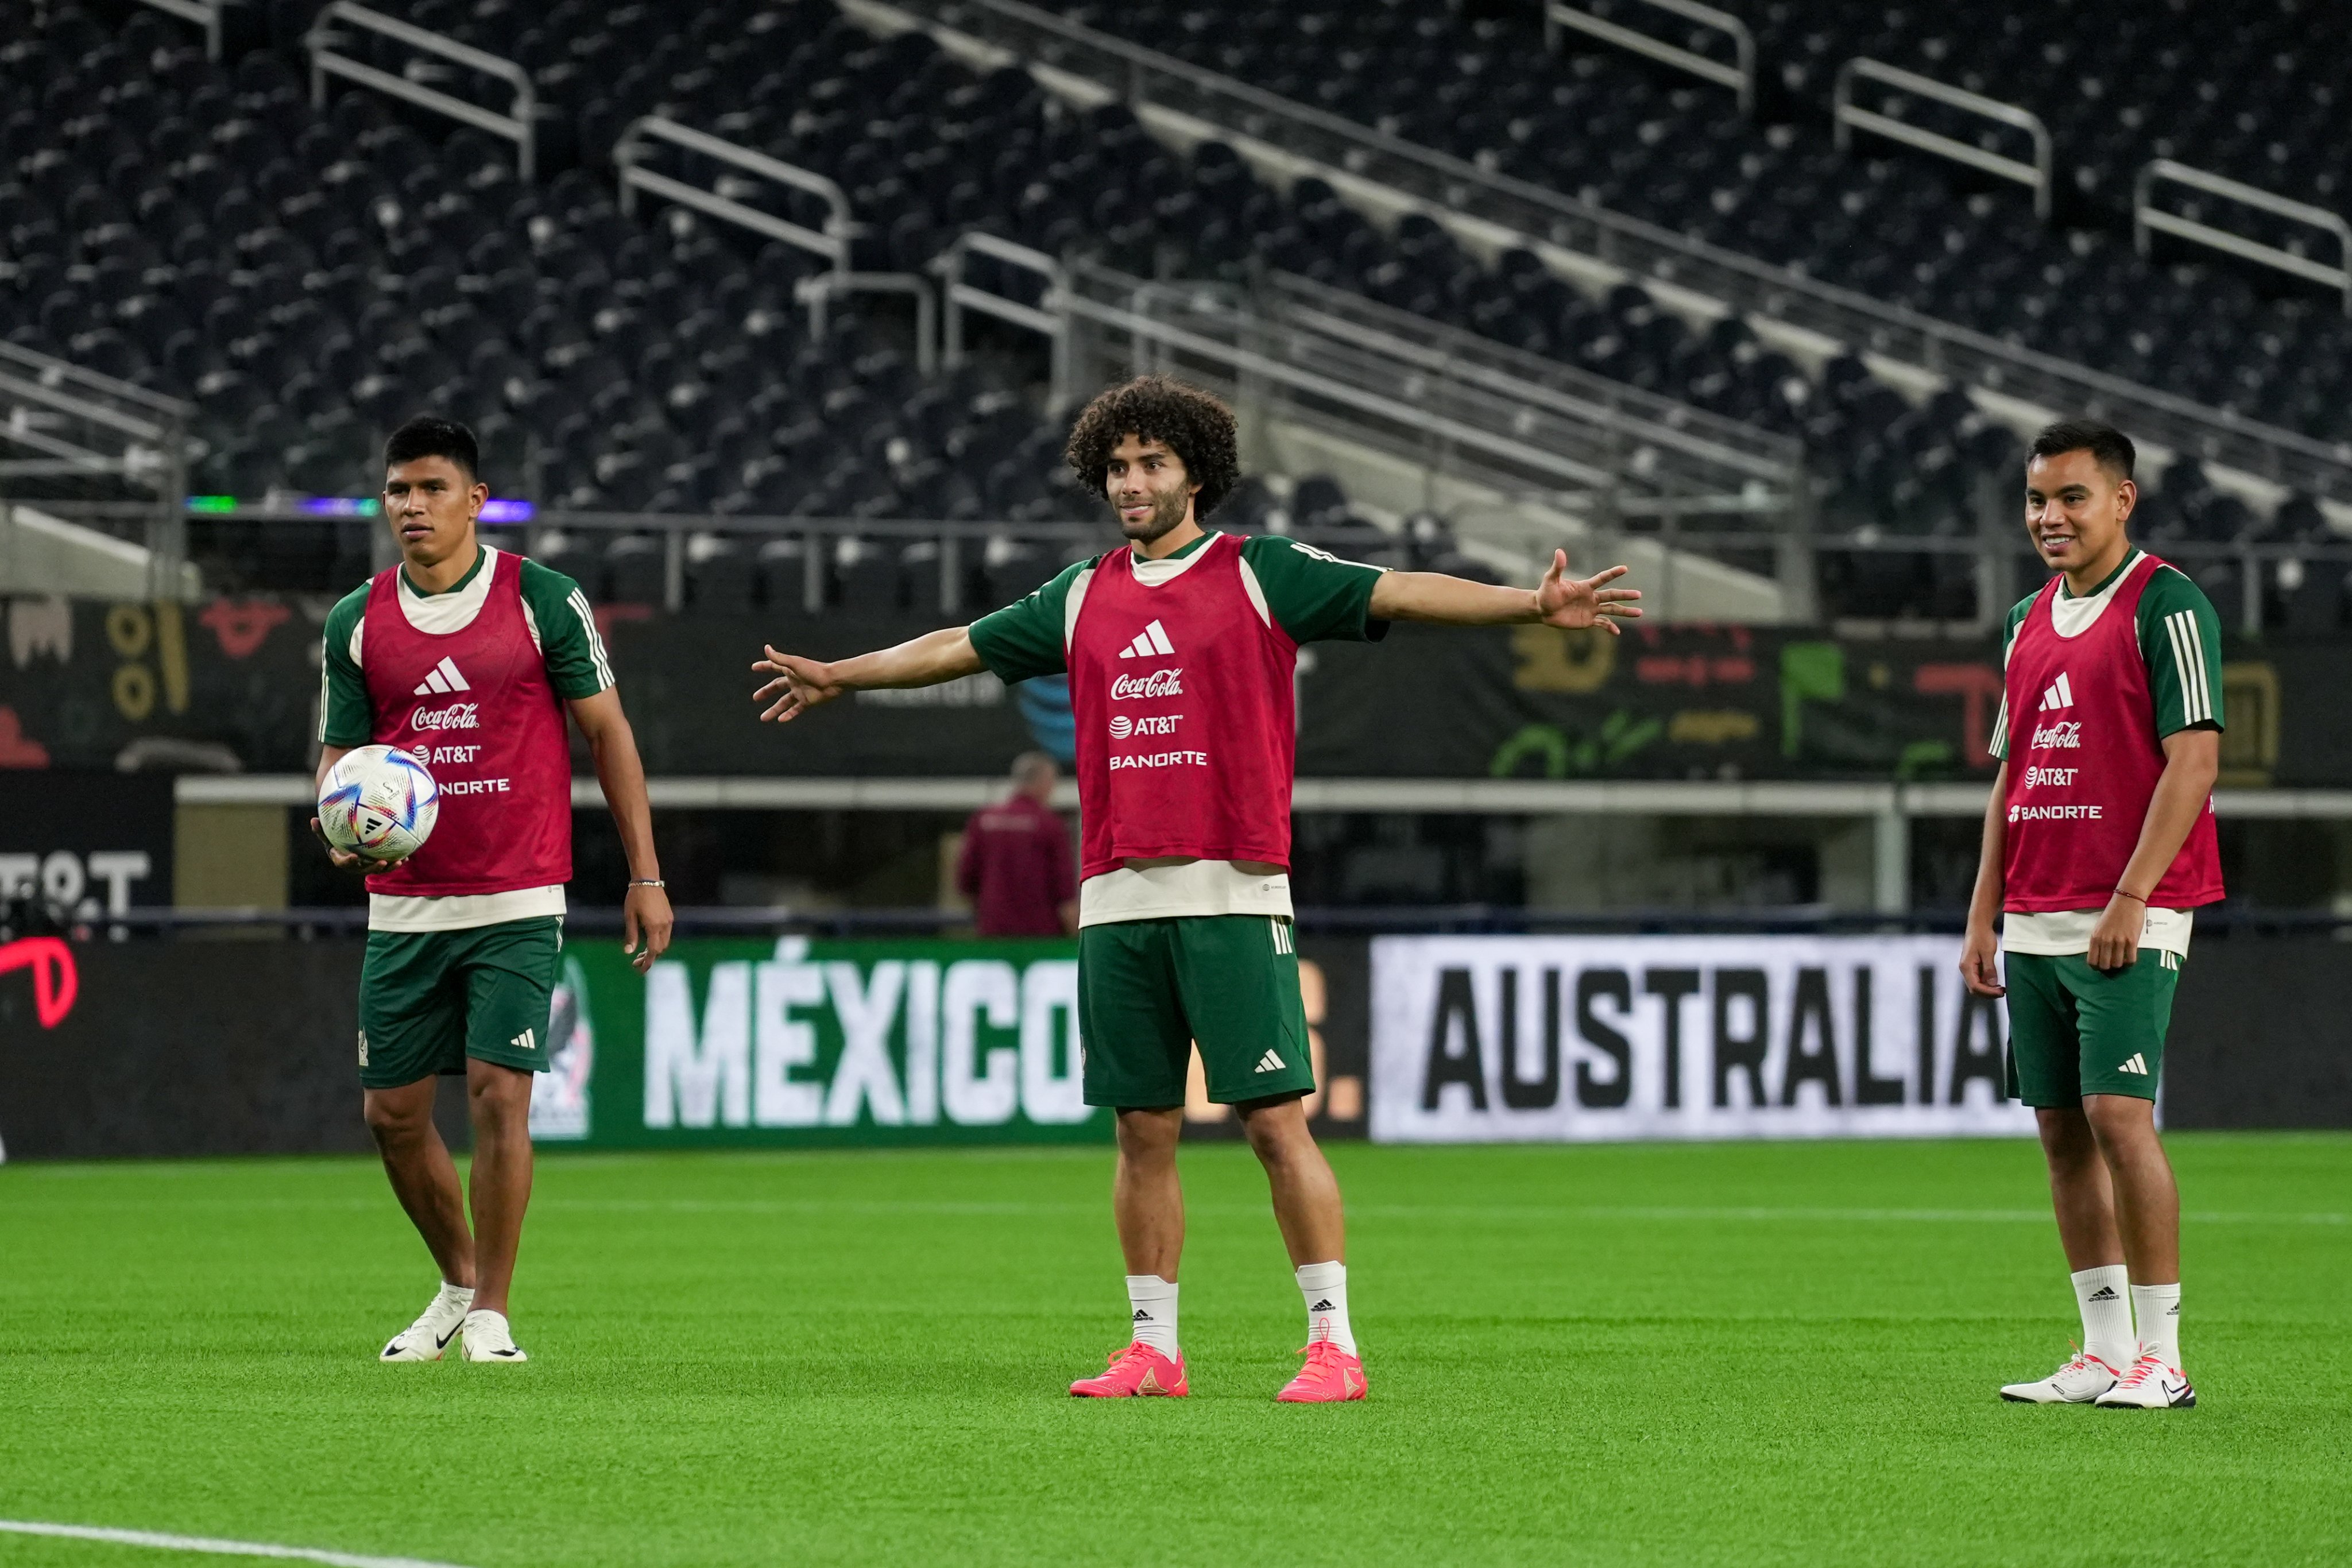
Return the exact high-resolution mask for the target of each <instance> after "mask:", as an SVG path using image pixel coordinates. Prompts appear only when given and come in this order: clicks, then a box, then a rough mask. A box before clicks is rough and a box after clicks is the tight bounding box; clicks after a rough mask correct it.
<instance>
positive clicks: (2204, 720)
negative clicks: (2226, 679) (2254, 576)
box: [2139, 566, 2222, 740]
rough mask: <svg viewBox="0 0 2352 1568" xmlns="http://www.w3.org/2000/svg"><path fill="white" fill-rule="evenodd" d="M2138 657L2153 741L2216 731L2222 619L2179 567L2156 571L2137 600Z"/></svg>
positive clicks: (2217, 726) (2219, 714) (2219, 699)
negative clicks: (2152, 711) (2151, 711)
mask: <svg viewBox="0 0 2352 1568" xmlns="http://www.w3.org/2000/svg"><path fill="white" fill-rule="evenodd" d="M2139 652H2140V657H2141V658H2143V659H2146V660H2147V686H2148V691H2149V693H2150V694H2151V695H2154V696H2155V698H2156V737H2157V738H2158V740H2161V739H2163V738H2164V737H2166V736H2168V735H2172V734H2174V733H2176V732H2178V731H2180V730H2184V729H2205V728H2210V729H2220V728H2221V727H2222V718H2221V616H2220V615H2219V614H2218V613H2216V612H2215V611H2214V609H2213V601H2211V600H2210V599H2208V598H2206V597H2205V591H2204V590H2203V589H2201V588H2200V587H2198V586H2197V585H2196V584H2195V583H2194V582H2192V581H2190V580H2189V575H2188V574H2187V573H2186V572H2183V571H2182V570H2179V568H2178V567H2170V566H2159V567H2158V568H2157V569H2156V575H2155V576H2154V577H2152V578H2150V579H2149V580H2148V584H2147V591H2146V592H2144V593H2142V594H2141V595H2140V596H2139Z"/></svg>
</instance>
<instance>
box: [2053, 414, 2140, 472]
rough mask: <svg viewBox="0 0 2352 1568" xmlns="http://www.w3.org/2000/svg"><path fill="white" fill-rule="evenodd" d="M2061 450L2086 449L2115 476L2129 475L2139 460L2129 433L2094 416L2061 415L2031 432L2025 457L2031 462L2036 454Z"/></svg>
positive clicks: (2085, 450)
mask: <svg viewBox="0 0 2352 1568" xmlns="http://www.w3.org/2000/svg"><path fill="white" fill-rule="evenodd" d="M2064 452H2087V453H2089V454H2090V455H2091V457H2092V460H2093V461H2095V462H2096V463H2097V464H2098V465H2099V466H2100V467H2102V468H2104V469H2105V470H2106V471H2107V473H2108V475H2109V476H2112V477H2114V478H2116V479H2128V478H2130V477H2131V476H2132V465H2133V464H2135V463H2137V461H2138V460H2139V454H2138V453H2137V451H2136V450H2134V449H2133V446H2132V444H2131V437H2130V436H2128V435H2126V434H2124V433H2123V432H2122V431H2120V430H2117V429H2116V427H2115V426H2114V425H2112V424H2102V423H2099V422H2098V421H2097V420H2095V419H2062V420H2059V421H2057V422H2056V423H2052V424H2045V425H2043V426H2042V428H2041V429H2040V430H2038V431H2036V432H2035V433H2034V435H2033V444H2032V447H2030V448H2028V449H2027V452H2026V455H2025V461H2026V462H2027V463H2029V464H2031V463H2032V461H2033V460H2034V459H2035V458H2037V457H2055V456H2057V455H2059V454H2061V453H2064Z"/></svg>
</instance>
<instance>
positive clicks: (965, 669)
mask: <svg viewBox="0 0 2352 1568" xmlns="http://www.w3.org/2000/svg"><path fill="white" fill-rule="evenodd" d="M765 651H766V653H767V655H768V656H767V657H766V658H764V659H761V660H758V661H757V662H755V663H754V664H752V665H751V670H752V673H753V674H761V675H773V676H775V677H776V678H775V679H774V680H772V681H770V682H769V683H768V684H767V685H764V686H761V688H760V689H759V690H758V691H756V692H753V693H752V694H751V700H752V701H753V702H757V703H768V704H770V705H771V706H769V708H768V709H767V711H766V712H764V713H762V714H761V716H760V717H761V719H762V720H766V719H774V720H775V721H776V722H777V723H778V724H787V723H790V722H791V721H792V720H793V719H795V718H797V717H799V716H800V714H801V711H802V710H803V708H813V707H814V706H817V705H818V704H819V703H829V702H831V701H832V700H833V699H834V698H835V697H837V696H839V695H842V693H844V692H858V691H873V690H877V689H878V688H881V687H887V686H936V685H940V683H941V682H943V681H952V680H954V679H956V678H957V677H958V676H960V675H976V674H980V672H981V671H982V670H983V669H985V668H987V666H986V665H985V664H982V662H981V658H980V653H979V651H978V650H976V649H974V648H973V647H972V645H971V629H970V628H969V627H963V626H951V627H949V628H947V629H946V630H945V631H940V632H927V633H925V634H924V635H923V636H920V637H918V638H916V639H915V640H914V641H913V642H911V643H899V644H898V646H897V647H895V648H885V649H883V650H882V651H881V652H880V653H860V654H858V655H857V657H856V658H854V659H844V660H842V661H841V662H840V663H838V664H820V663H819V662H818V661H816V660H814V659H803V658H801V657H800V656H799V655H797V654H794V653H777V652H776V651H775V649H773V648H766V650H765Z"/></svg>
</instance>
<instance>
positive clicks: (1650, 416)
mask: <svg viewBox="0 0 2352 1568" xmlns="http://www.w3.org/2000/svg"><path fill="white" fill-rule="evenodd" d="M1263 303H1264V304H1265V306H1266V307H1267V308H1270V309H1272V310H1273V311H1274V312H1275V313H1276V314H1278V315H1279V316H1280V317H1281V318H1282V319H1285V320H1287V321H1292V322H1296V323H1298V324H1300V325H1303V326H1307V327H1309V328H1312V329H1318V330H1324V331H1328V332H1329V333H1330V334H1332V335H1334V336H1339V337H1358V338H1368V339H1377V340H1379V341H1380V343H1381V347H1382V349H1383V350H1385V351H1386V352H1389V353H1391V354H1393V355H1395V356H1396V357H1398V358H1399V359H1402V360H1404V361H1408V362H1412V363H1414V364H1418V365H1420V366H1422V367H1423V368H1424V369H1428V370H1433V371H1439V372H1441V373H1443V374H1445V375H1448V376H1453V377H1458V378H1462V379H1465V380H1469V381H1473V382H1486V383H1487V384H1491V385H1496V386H1497V387H1501V388H1503V389H1505V390H1507V391H1508V392H1511V393H1512V394H1513V395H1515V396H1519V397H1525V398H1528V399H1531V400H1533V401H1536V402H1541V403H1544V404H1546V405H1548V406H1549V407H1552V408H1555V409H1557V410H1559V412H1561V413H1567V414H1570V415H1571V416H1573V417H1575V418H1578V419H1580V420H1584V421H1588V422H1590V423H1592V424H1593V425H1595V426H1598V427H1600V428H1601V429H1603V430H1605V431H1608V432H1609V433H1611V434H1612V435H1613V436H1615V437H1617V438H1618V440H1619V441H1620V442H1621V443H1622V444H1626V446H1627V456H1628V461H1629V462H1630V461H1632V460H1633V455H1634V454H1635V453H1637V452H1639V451H1640V449H1641V448H1643V447H1648V448H1651V449H1652V453H1653V456H1654V458H1657V459H1663V461H1664V463H1665V464H1667V465H1669V469H1670V471H1671V470H1673V469H1676V468H1679V469H1682V470H1684V471H1686V472H1688V473H1689V474H1691V475H1692V476H1695V477H1696V478H1697V483H1698V487H1699V488H1701V489H1704V490H1721V489H1733V490H1737V489H1740V488H1742V487H1744V486H1747V485H1748V484H1749V483H1752V482H1756V481H1761V482H1763V483H1765V484H1767V485H1769V486H1774V487H1775V488H1777V489H1778V490H1780V492H1781V493H1782V494H1784V495H1785V494H1790V493H1793V492H1794V491H1795V490H1796V489H1797V488H1798V486H1799V485H1800V484H1801V477H1802V474H1803V467H1804V458H1805V453H1804V446H1803V444H1802V443H1801V442H1799V441H1797V440H1796V439H1795V438H1794V437H1791V436H1785V435H1776V434H1773V433H1771V432H1770V431H1768V430H1761V429H1759V428H1758V427H1757V426H1755V425H1752V424H1748V423H1743V422H1742V421H1739V420H1736V419H1729V418H1726V417H1725V416H1723V415H1721V414H1717V413H1708V412H1707V411H1706V410H1705V409H1701V408H1695V407H1693V406H1692V405H1691V404H1689V403H1685V402H1675V400H1674V399H1672V398H1669V397H1664V396H1662V395H1660V394H1659V393H1656V392H1643V390H1642V389H1641V388H1639V387H1636V386H1634V385H1633V384H1632V383H1631V382H1622V381H1615V380H1612V379H1611V378H1610V377H1607V376H1604V375H1601V374H1599V373H1597V372H1595V371H1588V370H1585V369H1583V368H1582V367H1580V366H1577V365H1572V364H1568V363H1565V362H1564V361H1559V360H1555V359H1552V358H1550V357H1549V355H1544V354H1537V353H1531V352H1529V351H1528V350H1524V349H1515V348H1512V347H1510V346H1508V345H1507V344H1503V343H1498V342H1496V341H1495V340H1492V339H1490V338H1486V337H1482V336H1480V335H1479V334H1477V333H1475V332H1470V331H1465V330H1464V329H1461V328H1459V327H1452V326H1448V325H1446V324H1445V323H1444V322H1441V321H1436V320H1433V319H1431V318H1429V317H1426V316H1417V315H1415V314H1413V313H1412V311H1410V310H1400V309H1397V308H1394V307H1392V306H1387V305H1382V304H1381V303H1379V302H1378V301H1376V300H1372V299H1368V298H1364V297H1363V296H1362V295H1360V294H1356V293H1353V292H1351V291H1350V290H1348V289H1344V288H1336V287H1331V286H1330V285H1328V284H1323V283H1318V282H1315V281H1314V280H1313V279H1311V278H1307V277H1299V276H1297V274H1295V273H1283V272H1278V273H1274V274H1271V275H1269V276H1268V277H1267V279H1266V289H1265V296H1264V298H1263ZM1644 466H1646V463H1645V465H1644Z"/></svg>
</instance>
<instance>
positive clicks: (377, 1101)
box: [360, 1094, 433, 1148]
mask: <svg viewBox="0 0 2352 1568" xmlns="http://www.w3.org/2000/svg"><path fill="white" fill-rule="evenodd" d="M360 1113H361V1115H362V1117H363V1118H365V1120H366V1122H367V1129H368V1132H369V1134H371V1135H373V1137H374V1139H375V1141H376V1143H377V1145H379V1146H382V1147H387V1148H389V1147H392V1146H394V1145H400V1144H404V1143H408V1142H410V1141H412V1140H414V1139H415V1138H417V1137H419V1136H422V1135H423V1134H424V1131H425V1127H426V1126H428V1125H430V1124H431V1123H432V1119H433V1108H432V1103H431V1102H429V1101H428V1102H426V1103H425V1107H424V1109H423V1111H422V1112H421V1113H420V1112H419V1111H418V1110H417V1108H416V1107H415V1106H412V1105H410V1104H408V1103H405V1102H404V1101H402V1100H398V1099H394V1097H393V1096H391V1095H388V1094H368V1095H364V1096H362V1101H361V1104H360Z"/></svg>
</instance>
